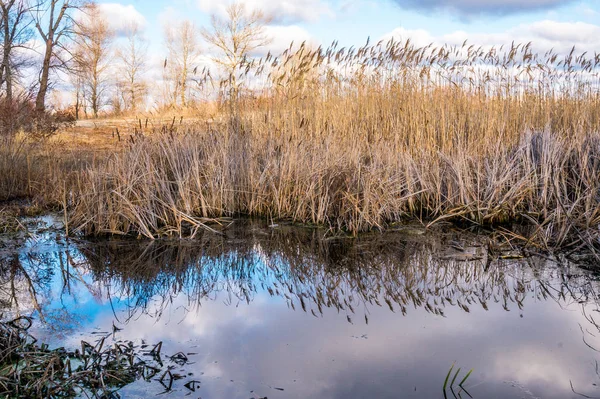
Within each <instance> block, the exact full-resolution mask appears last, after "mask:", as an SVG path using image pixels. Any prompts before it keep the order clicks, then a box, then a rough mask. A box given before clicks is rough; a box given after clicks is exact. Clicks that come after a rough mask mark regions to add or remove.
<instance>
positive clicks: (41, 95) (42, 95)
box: [35, 37, 54, 115]
mask: <svg viewBox="0 0 600 399" xmlns="http://www.w3.org/2000/svg"><path fill="white" fill-rule="evenodd" d="M53 41H54V39H53V38H52V37H48V40H46V52H45V53H44V61H43V63H42V71H41V74H40V88H39V91H38V94H37V96H36V98H35V112H36V113H37V114H38V115H39V114H42V113H43V112H44V111H45V110H46V93H47V92H48V81H49V78H50V61H51V59H52V47H53Z"/></svg>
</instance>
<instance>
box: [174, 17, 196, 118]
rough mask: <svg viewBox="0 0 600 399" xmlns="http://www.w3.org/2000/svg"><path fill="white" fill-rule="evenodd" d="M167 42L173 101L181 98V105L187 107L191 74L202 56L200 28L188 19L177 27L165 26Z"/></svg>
mask: <svg viewBox="0 0 600 399" xmlns="http://www.w3.org/2000/svg"><path fill="white" fill-rule="evenodd" d="M165 42H166V46H167V50H168V54H169V55H168V57H167V64H166V68H165V69H166V71H167V73H168V76H169V78H170V79H169V80H170V81H172V84H173V86H172V96H173V103H174V104H175V103H176V102H177V100H178V99H179V100H180V104H181V106H182V107H185V106H186V105H187V98H188V82H189V79H190V75H191V72H192V69H194V68H195V67H197V65H195V64H196V63H197V62H198V57H199V56H200V45H199V43H198V29H197V28H196V26H195V25H194V24H193V23H192V22H190V21H187V20H186V21H183V22H182V23H180V24H179V25H177V26H175V27H165Z"/></svg>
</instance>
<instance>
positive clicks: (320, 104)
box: [71, 42, 600, 247]
mask: <svg viewBox="0 0 600 399" xmlns="http://www.w3.org/2000/svg"><path fill="white" fill-rule="evenodd" d="M599 66H600V56H599V55H595V56H594V57H591V58H586V57H585V56H576V55H575V52H572V53H571V54H567V55H564V56H559V55H557V54H553V53H550V52H549V53H545V54H535V53H533V52H532V50H531V47H530V46H529V45H525V46H521V45H518V46H517V45H515V46H512V47H509V48H501V49H495V48H492V49H483V48H476V47H473V46H468V45H466V44H465V45H463V46H462V47H460V46H458V47H442V48H434V47H432V46H428V47H424V48H417V47H415V46H413V45H412V44H411V43H410V42H395V43H394V42H391V43H387V44H386V43H378V44H375V45H366V46H364V47H362V48H360V49H356V50H354V49H350V50H347V49H337V48H335V47H332V48H329V49H316V50H310V49H308V48H305V47H301V48H300V49H299V50H297V51H294V52H293V51H291V50H288V51H286V52H285V53H284V54H283V55H282V56H281V57H279V58H272V57H271V56H268V57H267V58H264V59H261V60H258V61H255V62H254V63H253V64H251V65H248V68H247V70H246V71H242V74H244V75H246V77H247V78H248V79H249V82H250V84H252V85H253V86H254V88H253V91H252V95H245V96H243V97H240V98H239V99H232V101H235V102H236V106H235V107H232V109H235V110H236V115H233V116H232V117H231V118H224V120H225V121H226V122H224V123H222V124H219V125H204V124H197V125H196V126H185V127H179V128H176V127H175V128H173V129H163V130H162V131H156V132H154V133H151V134H146V135H144V136H140V137H138V139H137V140H135V141H134V142H133V143H132V144H131V145H130V146H129V148H128V149H127V150H126V151H124V152H123V153H120V154H117V155H115V156H113V157H112V158H111V159H110V161H109V162H107V163H106V164H105V165H103V166H101V167H98V168H95V169H88V170H87V171H86V172H85V173H83V174H82V175H81V176H80V180H79V183H78V189H77V190H78V191H76V193H75V194H74V198H76V201H74V202H73V211H72V214H71V223H72V225H73V226H76V227H77V228H78V229H79V230H80V231H83V232H85V233H96V234H103V233H119V234H121V233H123V234H125V233H138V234H141V235H144V236H147V237H156V236H158V235H163V234H178V235H184V234H190V232H191V234H193V232H194V231H197V229H200V228H204V227H205V225H204V224H203V222H205V221H206V220H205V219H206V218H213V217H220V216H231V215H238V214H243V215H255V216H261V217H267V218H272V219H291V220H293V221H296V222H302V223H314V224H320V225H326V226H329V227H331V228H334V229H344V230H348V231H351V232H359V231H364V230H369V229H372V228H385V227H386V226H387V225H389V224H390V223H393V222H397V221H402V220H405V219H406V218H419V219H421V220H424V221H427V222H431V221H440V220H463V221H467V222H469V223H475V224H492V225H494V224H506V223H510V222H526V223H532V224H533V225H534V226H536V228H535V229H534V230H533V232H532V234H531V236H529V237H527V238H528V239H531V242H535V243H537V244H539V245H545V246H555V245H560V246H572V247H573V246H574V247H576V246H578V245H584V244H585V245H588V246H589V245H592V246H593V245H598V225H599V222H600V210H599V207H598V203H599V199H600V182H599V179H598V177H599V176H600V129H599V127H600V107H599V106H600V95H599V90H598V89H599V87H600V80H599V77H598V70H599ZM257 88H258V89H260V90H258V89H257Z"/></svg>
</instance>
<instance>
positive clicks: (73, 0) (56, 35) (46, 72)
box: [31, 0, 84, 114]
mask: <svg viewBox="0 0 600 399" xmlns="http://www.w3.org/2000/svg"><path fill="white" fill-rule="evenodd" d="M83 1H84V0H38V1H37V3H36V4H35V5H33V6H32V7H31V16H32V18H33V20H34V23H35V27H36V29H37V31H38V33H39V35H40V37H41V38H42V40H43V43H44V44H43V48H44V49H43V59H42V65H41V68H40V73H39V82H38V92H37V95H36V99H35V110H36V112H37V113H38V114H41V113H43V112H44V111H45V108H46V94H47V93H48V89H49V87H50V73H51V71H52V70H54V69H56V68H59V67H64V66H65V65H66V60H65V58H64V53H63V54H61V51H60V50H61V49H65V48H66V47H65V44H66V43H67V42H68V41H69V38H70V37H71V33H72V26H73V11H74V10H75V9H76V8H78V6H80V5H81V4H82V2H83ZM68 53H69V51H66V54H68Z"/></svg>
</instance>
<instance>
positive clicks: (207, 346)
mask: <svg viewBox="0 0 600 399" xmlns="http://www.w3.org/2000/svg"><path fill="white" fill-rule="evenodd" d="M30 250H31V248H30ZM38 250H39V247H38ZM53 251H54V252H52V251H51V252H50V253H51V255H50V257H51V260H52V262H53V263H54V264H55V265H56V264H58V263H60V262H61V258H60V257H61V256H62V257H63V258H62V259H63V260H62V261H63V263H64V262H65V260H66V257H65V253H64V252H62V251H60V250H57V248H53ZM39 252H43V251H42V250H39ZM71 253H72V258H73V259H74V260H75V263H81V261H82V258H81V255H78V254H77V253H76V251H75V250H73V249H71ZM272 259H273V258H271V261H272ZM52 262H51V263H52ZM268 262H269V260H268V258H266V257H265V255H264V254H263V253H261V251H260V250H257V251H256V252H255V254H254V256H253V257H252V258H249V259H247V263H248V265H250V266H248V267H249V270H254V271H255V274H253V275H251V276H250V277H251V278H250V280H251V281H250V282H252V283H253V284H254V285H255V286H256V287H257V292H256V293H254V294H253V296H252V298H253V299H252V301H251V302H250V303H249V304H247V303H246V302H245V301H238V300H237V299H235V297H234V299H233V300H231V296H230V295H228V292H227V290H226V289H225V287H226V286H227V284H226V282H227V281H225V280H227V279H225V278H221V279H222V280H223V281H221V282H220V284H219V287H220V290H218V292H215V293H213V295H212V296H210V298H207V299H205V300H202V301H201V302H200V303H194V302H193V301H192V302H190V298H189V296H188V295H186V291H185V287H184V290H183V292H180V293H178V294H177V293H174V295H173V296H172V298H171V300H172V303H170V304H169V306H167V308H166V310H165V312H164V313H163V314H162V315H161V316H160V317H159V316H158V315H157V314H156V313H154V312H153V311H152V310H153V309H152V307H153V305H152V304H153V303H154V301H156V303H159V302H160V301H159V298H153V299H152V300H151V301H149V303H150V305H149V309H148V312H147V313H144V312H136V313H135V317H133V318H131V319H130V320H129V322H128V323H125V324H124V323H119V322H118V321H115V315H116V316H117V319H118V320H120V321H123V320H126V319H127V315H129V313H128V305H130V304H131V303H130V300H134V299H135V298H132V297H127V296H126V295H123V296H121V297H120V298H114V299H113V301H112V304H111V302H110V301H109V300H108V299H107V287H108V286H107V285H106V284H105V283H103V284H100V283H95V282H93V281H92V277H91V276H92V274H91V272H90V271H88V270H87V269H86V268H85V267H76V268H72V269H71V272H72V275H73V276H75V278H73V279H72V280H71V290H70V293H63V294H62V295H61V292H62V291H63V286H64V284H63V282H62V277H61V274H60V273H59V272H58V271H57V270H56V272H55V273H54V275H53V280H52V289H51V290H50V291H49V294H47V295H48V297H47V298H46V301H47V303H46V304H45V305H44V309H45V311H46V312H48V313H50V314H52V313H54V312H57V310H58V309H60V310H61V312H63V313H64V314H68V315H70V317H71V319H66V320H65V321H64V325H63V328H62V332H63V334H64V335H66V338H65V339H64V340H62V341H59V340H58V338H57V337H58V336H57V335H55V334H54V332H53V331H55V330H56V328H54V330H50V329H48V328H46V327H38V328H37V333H38V334H41V337H40V338H42V340H47V341H48V340H49V341H51V342H53V343H55V344H56V345H58V344H59V343H60V344H66V345H67V346H71V347H77V346H79V341H80V340H81V339H82V335H83V337H88V338H89V339H94V338H93V335H90V334H89V333H91V332H93V331H95V330H98V331H107V332H110V331H112V324H113V322H114V323H115V324H116V325H117V326H118V327H121V328H123V330H122V331H121V332H119V333H118V334H117V337H118V338H120V339H131V340H134V341H136V342H140V340H145V341H146V342H148V343H157V342H159V341H163V342H164V350H163V351H164V352H166V353H175V352H178V351H180V350H181V351H183V352H185V353H191V352H193V353H195V354H194V355H192V356H190V357H191V360H192V361H193V362H194V364H191V365H189V366H186V367H185V371H186V372H191V373H193V377H190V378H196V379H199V380H200V381H201V383H202V384H201V389H200V391H198V394H199V395H201V397H202V398H249V397H253V396H256V397H265V396H267V397H269V398H309V397H318V398H388V397H389V398H398V397H414V398H430V397H431V398H440V397H443V395H442V385H443V379H444V377H445V376H446V373H447V372H448V369H449V368H450V365H451V364H453V363H454V362H456V365H457V367H462V371H461V375H460V376H459V378H461V377H462V376H463V375H464V374H465V373H466V372H467V371H468V370H469V369H470V368H473V369H474V372H473V374H472V376H471V377H470V378H469V380H468V384H467V386H468V387H469V392H470V393H471V394H472V395H473V396H474V397H475V398H536V397H539V398H569V397H578V396H577V395H575V394H573V393H572V391H571V385H570V383H571V382H572V383H573V386H574V387H576V388H577V390H578V391H580V392H582V393H585V394H588V395H589V394H591V395H593V394H595V393H596V392H597V391H595V387H594V386H593V385H592V384H593V383H597V382H600V381H598V380H599V379H600V378H598V376H596V374H595V371H594V370H595V369H594V367H595V363H594V362H595V360H598V356H597V354H596V353H594V352H593V351H592V350H590V348H588V347H587V346H586V345H585V343H584V342H583V340H582V337H583V334H582V332H581V330H580V327H579V325H580V324H581V325H582V326H584V329H585V328H587V329H590V324H589V323H588V322H587V321H586V320H585V318H584V317H583V315H582V312H581V306H582V305H580V304H578V303H576V302H573V303H565V302H564V301H562V302H561V303H557V302H555V301H553V300H540V299H539V296H536V295H534V294H533V289H534V288H531V287H535V289H539V287H537V286H535V284H533V285H532V286H530V288H528V289H529V290H530V291H531V292H530V291H528V292H527V294H526V297H525V300H524V307H523V309H521V310H520V309H518V307H517V305H516V304H515V303H509V305H508V308H509V309H510V311H506V310H504V309H503V307H502V301H499V303H490V304H488V306H489V311H485V310H484V309H483V308H482V307H481V306H479V305H478V304H472V305H470V306H469V310H470V311H469V312H468V313H467V312H465V311H464V310H462V309H460V308H459V307H458V306H446V307H445V308H444V314H445V317H441V316H438V315H434V314H432V313H430V312H426V311H425V310H424V309H423V308H417V309H414V308H411V309H409V311H408V312H407V314H406V315H405V316H403V315H402V314H400V313H399V312H398V313H393V312H391V311H390V310H389V309H388V308H387V306H385V303H384V302H383V300H381V302H382V303H383V307H379V306H375V305H373V306H371V305H369V306H368V316H369V323H368V324H366V323H365V321H364V318H363V312H364V309H357V312H356V315H352V323H349V322H348V319H347V313H346V312H345V311H344V310H342V311H339V312H338V311H337V310H336V309H335V308H327V307H324V308H323V315H322V316H320V317H314V316H313V315H312V314H311V313H310V311H309V312H303V311H302V310H301V309H300V307H299V306H296V310H295V311H294V310H292V309H291V308H290V307H289V301H288V300H286V299H285V298H282V297H280V296H271V295H269V293H268V292H267V291H265V290H264V289H262V288H260V287H261V283H262V284H265V285H266V286H269V285H270V286H272V285H273V284H275V283H276V282H277V278H276V276H277V275H278V274H279V273H288V272H289V271H286V270H285V265H278V267H277V269H278V270H276V271H274V272H273V274H272V275H267V276H265V275H260V276H259V275H258V274H259V272H260V271H261V270H263V271H264V268H265V264H266V263H268ZM523 267H524V268H526V267H527V266H526V265H523ZM282 270H283V271H282ZM537 272H539V270H537ZM528 273H529V274H531V273H530V271H529V270H523V271H522V273H519V276H521V277H522V276H524V275H527V274H528ZM543 275H544V276H545V278H547V279H549V280H550V282H552V283H556V284H557V285H558V283H559V281H558V277H557V276H556V273H554V272H553V271H552V270H551V269H548V270H545V271H543ZM198 278H202V277H201V276H198ZM511 283H512V285H513V286H517V284H516V281H512V282H511ZM111 289H112V290H113V292H115V291H117V292H122V291H119V290H118V289H117V288H116V284H115V287H111ZM93 292H95V294H93ZM99 294H100V295H99ZM587 308H588V309H587V310H588V311H589V312H591V313H593V309H594V308H593V307H592V306H591V305H587ZM309 309H310V307H309ZM113 311H114V312H115V314H113ZM51 321H52V322H56V320H54V319H52V320H51ZM73 322H79V323H80V324H81V325H82V327H81V328H80V329H79V330H69V328H68V327H69V326H71V325H72V324H73ZM586 326H587V327H586ZM590 331H591V332H595V333H598V331H597V330H596V331H594V330H591V329H590ZM585 337H586V342H588V343H590V344H592V345H593V344H594V343H595V344H596V346H598V347H600V337H598V338H597V339H596V338H594V337H593V336H591V335H590V334H586V335H585ZM179 388H180V389H181V391H179V392H178V393H175V396H177V395H181V396H182V395H183V394H184V393H186V391H185V388H183V383H181V384H179ZM276 388H282V389H283V391H280V390H277V389H276ZM160 392H161V386H160V385H159V384H147V383H145V382H138V383H135V384H133V385H131V386H128V387H126V388H125V389H124V390H123V391H122V395H123V397H127V398H128V397H138V396H139V397H146V396H147V395H148V394H149V393H150V394H158V393H160ZM464 396H465V395H463V397H464Z"/></svg>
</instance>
